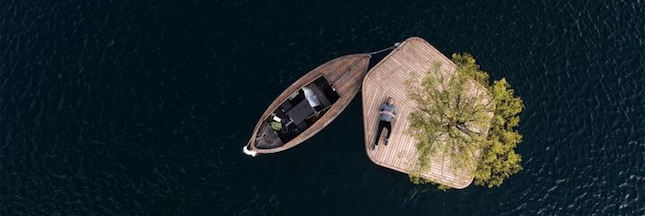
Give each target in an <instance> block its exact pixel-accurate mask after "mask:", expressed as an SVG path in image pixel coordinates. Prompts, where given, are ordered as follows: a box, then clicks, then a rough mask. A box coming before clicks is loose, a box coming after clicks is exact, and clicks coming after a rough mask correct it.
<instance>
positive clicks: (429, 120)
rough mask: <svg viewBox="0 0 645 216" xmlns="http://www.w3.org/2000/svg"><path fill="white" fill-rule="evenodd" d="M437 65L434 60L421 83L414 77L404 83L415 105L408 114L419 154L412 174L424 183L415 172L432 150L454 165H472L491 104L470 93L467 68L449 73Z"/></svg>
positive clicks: (427, 160) (427, 161) (424, 165)
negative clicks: (415, 107) (445, 157)
mask: <svg viewBox="0 0 645 216" xmlns="http://www.w3.org/2000/svg"><path fill="white" fill-rule="evenodd" d="M440 68H441V65H440V64H435V65H434V67H433V68H432V69H431V70H430V71H429V72H428V73H426V75H425V76H424V77H423V78H422V79H421V82H420V83H419V82H418V81H416V80H418V78H417V77H412V78H411V79H410V80H408V83H407V88H408V97H409V98H410V99H412V100H414V101H415V102H417V105H418V106H417V108H418V109H417V110H415V111H413V112H412V113H410V115H409V116H408V121H409V123H410V129H409V131H408V132H409V134H410V135H411V136H412V137H414V138H415V140H416V141H417V142H416V147H417V152H418V153H419V155H420V156H419V157H418V158H417V164H416V167H415V169H414V170H415V171H414V173H413V174H411V180H412V182H415V183H423V182H422V181H421V180H419V179H418V173H420V172H422V171H423V170H427V168H429V166H430V155H433V154H435V153H440V154H441V155H444V156H447V157H448V158H449V159H451V160H452V161H451V162H452V163H451V164H453V165H454V166H459V167H463V166H466V167H475V166H476V162H477V160H475V158H476V153H477V152H478V151H479V149H481V147H482V146H483V145H484V141H485V136H484V134H483V133H481V132H480V131H479V130H478V128H483V127H485V125H487V124H488V121H489V118H488V116H487V111H488V110H489V109H491V108H490V107H487V106H488V105H489V104H487V103H485V102H483V101H482V97H480V96H477V95H472V94H469V91H468V89H467V88H466V87H467V85H469V82H470V83H472V81H471V80H472V78H471V76H470V75H469V74H468V73H467V71H465V69H468V68H465V67H464V68H463V69H464V70H461V69H458V70H457V71H456V73H452V74H446V73H445V72H444V71H441V69H440ZM469 70H470V69H469ZM419 84H420V85H419Z"/></svg>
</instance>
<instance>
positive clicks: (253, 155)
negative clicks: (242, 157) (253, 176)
mask: <svg viewBox="0 0 645 216" xmlns="http://www.w3.org/2000/svg"><path fill="white" fill-rule="evenodd" d="M248 147H249V146H248V145H247V146H244V147H242V152H244V154H246V155H249V156H251V157H255V155H257V154H258V153H257V152H256V151H251V150H249V148H248Z"/></svg>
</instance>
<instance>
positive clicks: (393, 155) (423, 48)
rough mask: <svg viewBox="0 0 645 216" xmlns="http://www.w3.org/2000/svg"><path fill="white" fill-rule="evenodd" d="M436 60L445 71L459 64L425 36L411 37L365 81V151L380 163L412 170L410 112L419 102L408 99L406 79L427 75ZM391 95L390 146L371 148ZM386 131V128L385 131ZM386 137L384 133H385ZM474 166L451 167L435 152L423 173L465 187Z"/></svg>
mask: <svg viewBox="0 0 645 216" xmlns="http://www.w3.org/2000/svg"><path fill="white" fill-rule="evenodd" d="M435 62H440V63H441V71H442V72H443V73H454V71H455V67H456V66H455V64H454V63H453V62H452V61H450V59H448V58H447V57H446V56H444V55H443V54H441V53H440V52H439V51H438V50H437V49H435V48H434V47H433V46H432V45H430V44H429V43H428V42H426V41H425V40H423V39H421V38H416V37H414V38H409V39H407V40H406V41H404V42H403V43H402V44H401V45H400V46H399V47H398V48H397V49H395V50H394V51H392V52H391V53H390V54H389V55H387V56H386V57H385V58H384V59H383V60H382V61H381V62H379V63H378V64H377V65H375V66H374V68H372V69H371V70H370V71H369V72H368V74H367V76H366V77H365V78H364V80H363V90H362V98H363V125H364V130H365V131H364V132H365V150H366V151H367V155H368V156H369V158H370V159H371V160H372V161H373V162H374V163H376V164H378V165H380V166H384V167H387V168H390V169H394V170H397V171H400V172H403V173H410V172H411V171H412V166H413V164H414V163H415V160H416V158H417V152H416V147H415V141H414V138H412V137H411V136H409V135H407V134H406V133H405V131H406V129H407V128H408V126H409V123H408V121H407V118H408V115H409V114H410V112H412V111H413V110H414V109H415V106H416V104H415V102H414V101H411V100H409V99H408V97H407V94H406V89H405V84H404V82H405V81H406V80H407V79H409V78H410V73H417V74H424V73H426V72H427V71H429V69H430V68H431V67H432V66H433V64H434V63H435ZM387 97H393V98H394V100H395V104H396V107H397V109H398V113H397V117H396V118H395V120H394V121H393V122H392V134H391V135H390V142H389V144H388V145H387V146H385V145H383V140H382V139H381V141H380V143H379V145H378V146H377V147H376V149H375V150H371V145H372V144H373V143H374V140H375V138H376V137H375V136H376V132H377V131H376V129H377V128H376V127H377V125H378V111H379V110H378V109H379V107H380V105H381V104H382V103H383V102H385V100H386V98H387ZM383 134H385V131H384V132H383ZM382 136H384V135H382ZM471 171H472V169H469V168H451V166H450V159H449V158H444V157H443V156H442V155H438V154H437V155H432V159H431V167H430V169H429V170H427V171H425V172H422V173H421V176H422V177H424V178H426V179H429V180H431V181H433V182H437V183H441V184H443V185H447V186H450V187H453V188H459V189H460V188H465V187H467V186H468V185H470V183H471V182H472V181H473V175H472V174H471V173H472V172H471Z"/></svg>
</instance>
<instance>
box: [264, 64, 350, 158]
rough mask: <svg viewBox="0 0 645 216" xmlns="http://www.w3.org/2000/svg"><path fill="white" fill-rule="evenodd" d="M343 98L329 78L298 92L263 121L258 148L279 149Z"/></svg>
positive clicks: (317, 80) (314, 82)
mask: <svg viewBox="0 0 645 216" xmlns="http://www.w3.org/2000/svg"><path fill="white" fill-rule="evenodd" d="M338 98H340V96H339V95H338V93H336V91H335V90H334V89H333V88H332V86H331V85H330V84H329V81H328V80H327V79H325V77H322V76H321V77H320V78H318V79H316V80H314V81H313V82H311V83H309V84H308V85H306V86H304V87H303V88H301V89H300V90H298V91H296V92H294V93H293V94H292V95H291V96H289V98H288V99H287V100H286V101H284V102H283V103H282V104H281V105H280V106H279V107H278V108H277V109H276V110H274V111H273V112H272V113H271V115H269V116H268V117H267V119H264V120H263V121H262V124H261V125H260V128H259V129H258V132H257V134H256V136H255V139H256V140H255V147H257V148H260V149H271V148H277V147H280V146H282V145H284V144H285V143H288V142H289V141H291V140H292V139H293V138H295V137H297V136H298V135H300V134H301V133H302V132H303V131H305V130H307V129H308V128H309V127H310V126H311V125H313V124H314V123H315V122H316V121H318V119H320V117H322V116H323V115H324V114H325V113H326V112H327V110H329V108H330V107H331V106H332V105H333V104H334V103H335V102H336V101H337V100H338Z"/></svg>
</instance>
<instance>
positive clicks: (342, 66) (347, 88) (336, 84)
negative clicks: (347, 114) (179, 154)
mask: <svg viewBox="0 0 645 216" xmlns="http://www.w3.org/2000/svg"><path fill="white" fill-rule="evenodd" d="M369 60H370V55H369V54H354V55H346V56H341V57H338V58H336V59H333V60H331V61H328V62H326V63H324V64H322V65H320V66H318V67H317V68H315V69H313V70H312V71H310V72H309V73H307V74H305V75H304V76H303V77H301V78H300V79H298V80H297V81H296V82H294V83H293V84H291V86H289V87H287V89H285V90H284V91H283V92H282V93H281V94H280V95H279V96H278V97H277V98H276V99H275V100H274V101H273V102H272V103H271V104H270V105H269V107H268V108H267V109H266V111H264V113H263V114H262V116H261V117H260V120H259V121H258V123H257V124H256V125H255V128H254V129H253V134H252V135H251V139H250V140H249V142H248V144H247V146H246V147H245V148H246V150H248V151H249V152H253V153H254V154H253V155H255V154H267V153H275V152H280V151H284V150H287V149H289V148H292V147H294V146H296V145H298V144H300V143H302V142H304V141H306V140H307V139H309V138H310V137H312V136H313V135H315V134H316V133H318V132H320V131H321V130H322V129H323V128H325V127H326V126H327V125H329V123H331V122H332V121H333V120H334V119H336V117H338V115H340V113H341V112H342V111H343V110H344V109H345V108H346V107H347V105H349V103H350V102H351V101H352V99H354V97H355V96H356V94H357V93H358V91H359V90H360V88H361V83H362V82H363V78H364V77H365V74H366V73H367V68H368V66H369ZM319 77H325V79H327V80H328V81H329V82H330V83H331V85H332V87H333V88H334V90H335V91H336V93H338V95H339V96H340V97H339V98H338V100H337V101H336V102H335V103H334V104H333V105H331V107H330V108H329V110H328V111H327V112H325V114H323V115H322V116H321V117H320V118H319V119H318V120H317V121H316V122H315V123H314V124H312V125H311V126H310V127H309V128H307V129H306V130H304V131H303V132H302V133H300V134H299V135H298V136H296V137H295V138H293V139H292V140H290V141H289V142H287V143H285V144H284V145H282V146H280V147H276V148H271V149H261V148H257V147H256V146H255V144H256V143H255V141H256V136H257V134H258V130H259V129H260V126H261V125H262V123H263V121H264V120H266V119H267V118H268V117H269V115H271V113H273V111H275V110H276V109H277V108H278V107H279V106H280V105H281V104H282V103H284V102H285V101H286V100H287V99H288V98H289V96H291V95H292V94H293V93H294V92H297V91H298V90H300V89H301V88H302V87H304V86H306V85H308V84H309V83H311V82H313V81H314V80H316V79H318V78H319Z"/></svg>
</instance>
